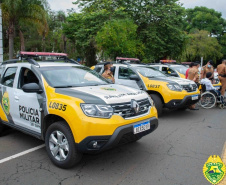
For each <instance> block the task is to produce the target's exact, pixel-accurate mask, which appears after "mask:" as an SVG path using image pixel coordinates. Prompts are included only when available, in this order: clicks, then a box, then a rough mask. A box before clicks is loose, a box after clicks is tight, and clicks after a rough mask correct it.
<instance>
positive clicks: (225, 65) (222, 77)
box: [217, 59, 226, 96]
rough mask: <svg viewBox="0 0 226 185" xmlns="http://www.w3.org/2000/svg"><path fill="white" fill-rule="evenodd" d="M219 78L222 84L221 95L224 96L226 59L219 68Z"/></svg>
mask: <svg viewBox="0 0 226 185" xmlns="http://www.w3.org/2000/svg"><path fill="white" fill-rule="evenodd" d="M217 72H218V78H219V80H220V82H221V86H222V87H221V95H222V96H224V93H225V89H226V59H223V60H222V64H219V65H218V66H217Z"/></svg>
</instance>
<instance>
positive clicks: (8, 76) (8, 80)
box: [2, 67, 17, 87]
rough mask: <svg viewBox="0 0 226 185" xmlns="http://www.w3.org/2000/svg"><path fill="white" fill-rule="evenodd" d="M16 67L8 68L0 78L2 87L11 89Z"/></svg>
mask: <svg viewBox="0 0 226 185" xmlns="http://www.w3.org/2000/svg"><path fill="white" fill-rule="evenodd" d="M16 70H17V67H9V68H8V69H7V70H6V72H5V74H4V76H3V77H2V85H5V86H8V87H13V82H14V79H15V75H16Z"/></svg>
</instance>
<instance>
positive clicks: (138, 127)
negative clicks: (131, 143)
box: [133, 121, 150, 134]
mask: <svg viewBox="0 0 226 185" xmlns="http://www.w3.org/2000/svg"><path fill="white" fill-rule="evenodd" d="M149 129H150V122H149V121H147V122H144V123H140V124H137V125H134V126H133V133H134V134H138V133H140V132H144V131H145V130H149Z"/></svg>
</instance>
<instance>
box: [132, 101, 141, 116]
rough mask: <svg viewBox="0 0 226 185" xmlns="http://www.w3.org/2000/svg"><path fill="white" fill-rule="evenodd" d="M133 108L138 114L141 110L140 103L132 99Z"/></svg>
mask: <svg viewBox="0 0 226 185" xmlns="http://www.w3.org/2000/svg"><path fill="white" fill-rule="evenodd" d="M131 108H132V109H133V110H134V112H135V113H136V114H137V113H138V112H139V110H140V105H139V104H138V103H137V101H136V100H131Z"/></svg>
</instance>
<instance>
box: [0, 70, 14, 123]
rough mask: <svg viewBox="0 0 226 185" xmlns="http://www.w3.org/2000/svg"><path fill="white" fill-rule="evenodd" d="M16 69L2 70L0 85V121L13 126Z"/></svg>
mask: <svg viewBox="0 0 226 185" xmlns="http://www.w3.org/2000/svg"><path fill="white" fill-rule="evenodd" d="M17 70H18V68H17V67H15V66H12V67H8V68H6V69H5V70H4V69H3V74H2V76H1V85H0V96H1V97H0V100H1V110H2V111H1V119H2V120H3V121H5V122H7V123H8V124H14V107H13V105H14V103H13V101H14V87H15V78H16V73H17Z"/></svg>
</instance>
